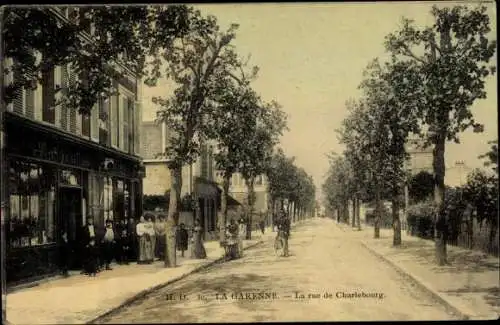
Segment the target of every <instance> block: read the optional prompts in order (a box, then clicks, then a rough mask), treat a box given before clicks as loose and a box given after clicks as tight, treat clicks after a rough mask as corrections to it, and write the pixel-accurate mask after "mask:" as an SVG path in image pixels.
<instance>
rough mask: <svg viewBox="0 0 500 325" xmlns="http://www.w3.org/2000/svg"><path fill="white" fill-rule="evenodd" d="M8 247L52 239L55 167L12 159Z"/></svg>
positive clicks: (53, 236) (28, 245)
mask: <svg viewBox="0 0 500 325" xmlns="http://www.w3.org/2000/svg"><path fill="white" fill-rule="evenodd" d="M9 174H10V177H9V183H10V190H9V192H10V219H9V226H10V227H9V228H10V229H9V234H8V236H9V243H10V246H11V247H30V246H37V245H45V244H50V243H54V242H55V241H56V236H55V193H56V178H55V171H54V170H53V169H51V168H50V167H48V166H46V165H39V164H34V163H27V162H20V161H17V162H12V163H11V166H10V169H9Z"/></svg>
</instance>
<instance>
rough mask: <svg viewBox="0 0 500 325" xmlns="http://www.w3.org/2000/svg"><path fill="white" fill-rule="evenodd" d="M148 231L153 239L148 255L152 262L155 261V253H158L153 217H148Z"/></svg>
mask: <svg viewBox="0 0 500 325" xmlns="http://www.w3.org/2000/svg"><path fill="white" fill-rule="evenodd" d="M146 230H147V232H148V234H149V236H150V238H151V252H149V254H150V255H148V257H149V259H150V260H151V262H153V261H154V259H155V251H156V232H155V224H154V222H153V216H146Z"/></svg>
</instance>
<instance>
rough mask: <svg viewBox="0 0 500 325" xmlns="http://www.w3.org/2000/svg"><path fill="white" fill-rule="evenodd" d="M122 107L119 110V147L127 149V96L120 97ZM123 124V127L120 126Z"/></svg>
mask: <svg viewBox="0 0 500 325" xmlns="http://www.w3.org/2000/svg"><path fill="white" fill-rule="evenodd" d="M120 99H121V100H120V109H119V110H118V125H119V127H118V148H120V149H122V150H124V151H125V150H126V149H125V146H124V141H125V137H124V132H125V119H124V115H125V114H124V113H125V112H127V110H126V106H127V97H125V96H121V98H120ZM120 126H121V127H120Z"/></svg>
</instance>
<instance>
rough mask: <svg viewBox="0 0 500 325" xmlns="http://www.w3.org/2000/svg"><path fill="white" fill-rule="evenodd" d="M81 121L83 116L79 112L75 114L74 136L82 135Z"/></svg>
mask: <svg viewBox="0 0 500 325" xmlns="http://www.w3.org/2000/svg"><path fill="white" fill-rule="evenodd" d="M82 120H83V115H82V114H80V112H77V113H76V134H77V135H82V127H83V124H82V122H83V121H82Z"/></svg>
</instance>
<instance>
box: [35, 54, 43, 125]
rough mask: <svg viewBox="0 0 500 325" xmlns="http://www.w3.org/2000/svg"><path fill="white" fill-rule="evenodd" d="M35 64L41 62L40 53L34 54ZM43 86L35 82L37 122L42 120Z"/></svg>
mask: <svg viewBox="0 0 500 325" xmlns="http://www.w3.org/2000/svg"><path fill="white" fill-rule="evenodd" d="M36 58H37V62H41V61H42V53H40V52H38V51H37V52H36ZM43 93H44V90H43V85H42V83H41V82H39V81H38V80H37V88H36V90H35V119H36V120H37V121H42V120H43Z"/></svg>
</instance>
